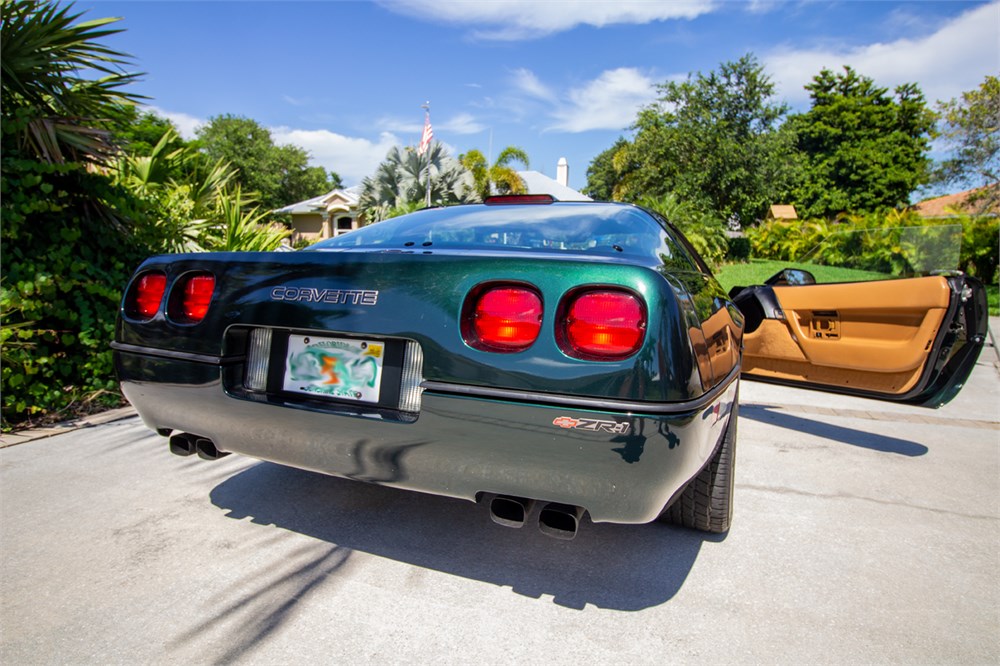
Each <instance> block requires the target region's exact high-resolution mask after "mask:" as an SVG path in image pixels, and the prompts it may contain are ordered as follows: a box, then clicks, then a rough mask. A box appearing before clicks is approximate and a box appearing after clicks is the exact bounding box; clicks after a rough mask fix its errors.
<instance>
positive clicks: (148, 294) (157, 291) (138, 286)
mask: <svg viewBox="0 0 1000 666" xmlns="http://www.w3.org/2000/svg"><path fill="white" fill-rule="evenodd" d="M166 288H167V276H166V275H165V274H164V273H146V274H145V275H143V276H142V277H141V278H139V279H138V280H137V281H136V283H135V286H133V287H132V295H131V297H130V298H129V301H128V303H127V304H126V306H125V309H126V312H127V313H128V315H129V316H131V317H135V318H136V319H152V318H153V317H155V316H156V313H157V312H159V310H160V303H161V302H162V301H163V292H164V291H166Z"/></svg>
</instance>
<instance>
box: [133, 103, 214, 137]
mask: <svg viewBox="0 0 1000 666" xmlns="http://www.w3.org/2000/svg"><path fill="white" fill-rule="evenodd" d="M145 108H146V109H149V110H150V111H152V112H153V113H155V114H156V115H158V116H160V117H161V118H166V119H167V120H169V121H170V122H172V123H173V124H174V126H175V127H177V131H178V132H180V135H181V138H183V139H184V140H185V141H191V140H192V139H194V138H195V133H194V132H195V130H196V129H198V126H199V125H204V124H205V121H204V120H202V119H201V118H195V117H194V116H191V115H188V114H186V113H180V112H177V111H167V110H166V109H161V108H159V107H157V106H147V107H145Z"/></svg>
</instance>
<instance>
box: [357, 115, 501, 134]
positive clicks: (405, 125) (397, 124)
mask: <svg viewBox="0 0 1000 666" xmlns="http://www.w3.org/2000/svg"><path fill="white" fill-rule="evenodd" d="M431 125H432V126H433V128H434V131H435V132H448V133H451V134H478V133H479V132H483V131H485V130H486V125H483V124H482V123H481V122H479V121H478V120H476V118H475V117H474V116H473V115H472V114H470V113H459V114H457V115H454V116H452V117H451V118H448V119H446V120H440V119H438V118H436V117H435V116H434V114H433V112H432V113H431ZM375 126H376V127H378V128H379V129H380V130H382V131H384V132H395V133H399V134H417V135H419V134H420V133H421V132H423V131H424V121H423V119H422V118H421V119H419V120H411V119H406V120H403V119H401V118H396V117H391V116H383V117H382V118H379V119H378V120H376V121H375Z"/></svg>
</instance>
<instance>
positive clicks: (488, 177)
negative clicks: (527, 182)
mask: <svg viewBox="0 0 1000 666" xmlns="http://www.w3.org/2000/svg"><path fill="white" fill-rule="evenodd" d="M458 161H459V162H460V163H461V164H462V166H464V167H465V168H466V169H467V170H468V171H469V173H471V174H472V179H473V181H474V182H475V190H476V194H477V195H478V196H479V200H480V201H485V200H486V197H488V196H490V195H493V194H524V193H525V192H527V188H526V187H525V186H524V181H523V180H521V177H520V176H519V175H517V171H516V170H514V168H513V167H512V166H511V164H512V163H514V162H520V163H521V164H523V165H524V168H525V169H527V168H528V166H529V163H528V154H527V153H526V152H524V150H522V149H521V148H518V147H517V146H507V147H506V148H504V149H503V150H502V151H500V154H499V155H498V156H497V159H496V161H494V162H493V164H492V165H491V164H490V163H489V162H488V161H487V159H486V157H485V156H484V155H483V154H482V153H481V152H480V151H478V150H476V149H472V150H470V151H469V152H467V153H464V154H462V155H459V156H458Z"/></svg>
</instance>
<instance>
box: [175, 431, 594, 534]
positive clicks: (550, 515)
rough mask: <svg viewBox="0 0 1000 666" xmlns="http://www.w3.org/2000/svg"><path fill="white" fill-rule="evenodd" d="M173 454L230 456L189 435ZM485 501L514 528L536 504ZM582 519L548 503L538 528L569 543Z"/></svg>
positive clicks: (572, 509)
mask: <svg viewBox="0 0 1000 666" xmlns="http://www.w3.org/2000/svg"><path fill="white" fill-rule="evenodd" d="M170 452H171V453H173V454H174V455H178V456H190V455H194V454H196V453H197V454H198V457H199V458H201V459H202V460H218V459H219V458H225V457H226V456H228V455H229V451H220V450H219V449H218V447H216V446H215V443H214V442H213V441H212V440H210V439H209V438H207V437H202V436H200V435H193V434H191V433H188V432H182V433H178V434H176V435H171V436H170ZM486 499H487V501H488V503H489V507H490V518H492V519H493V522H494V523H496V524H497V525H503V526H504V527H513V528H515V529H517V528H521V527H524V524H525V523H526V522H527V521H528V519H529V517H531V515H532V511H533V510H534V508H535V504H536V501H535V500H532V499H526V498H523V497H512V496H510V495H492V496H488V497H487V498H486ZM582 518H583V507H579V506H572V505H569V504H559V503H557V502H548V503H545V504H543V505H542V508H541V510H540V511H539V512H538V529H539V530H540V531H541V532H542V534H545V535H548V536H550V537H552V538H554V539H563V540H566V541H568V540H570V539H573V538H574V537H576V533H577V530H578V529H579V528H580V520H581V519H582Z"/></svg>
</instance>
